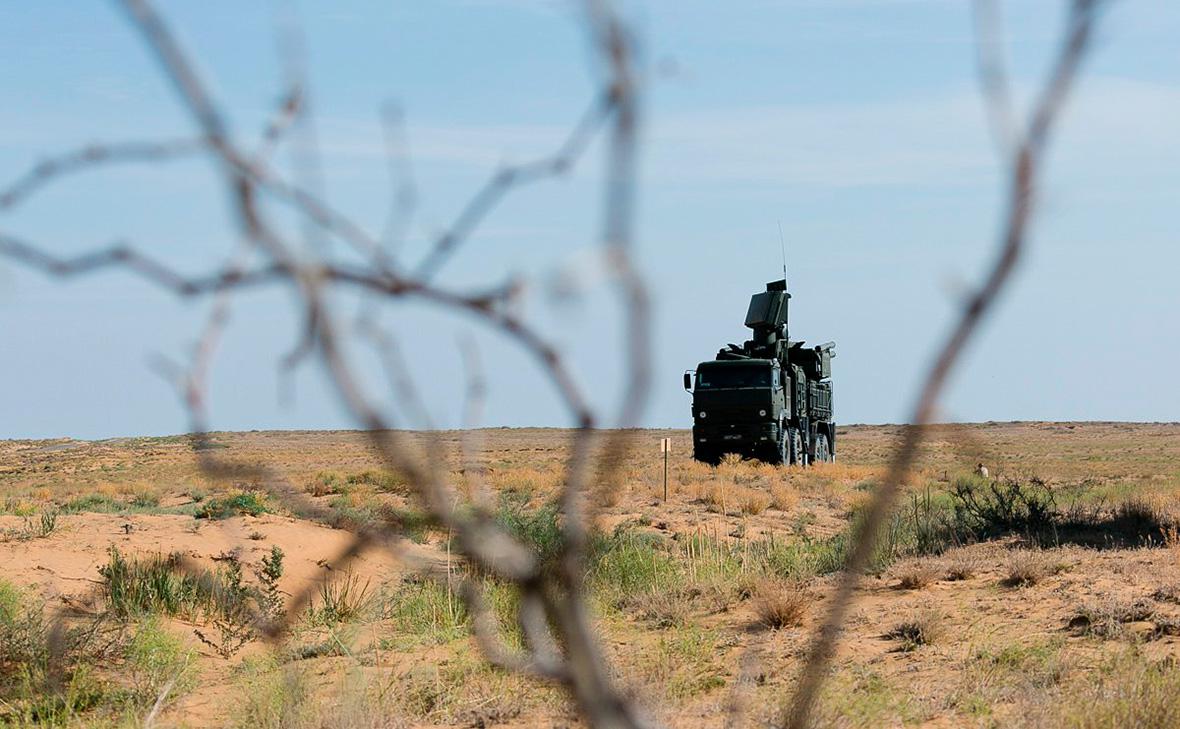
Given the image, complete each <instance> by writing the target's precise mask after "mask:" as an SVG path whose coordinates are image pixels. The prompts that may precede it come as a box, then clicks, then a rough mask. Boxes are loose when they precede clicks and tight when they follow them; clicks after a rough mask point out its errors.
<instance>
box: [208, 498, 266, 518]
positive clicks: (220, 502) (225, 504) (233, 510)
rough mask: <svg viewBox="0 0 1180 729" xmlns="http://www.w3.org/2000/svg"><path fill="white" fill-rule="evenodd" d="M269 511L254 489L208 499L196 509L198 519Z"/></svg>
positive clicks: (257, 514)
mask: <svg viewBox="0 0 1180 729" xmlns="http://www.w3.org/2000/svg"><path fill="white" fill-rule="evenodd" d="M269 511H270V509H269V508H267V505H266V502H265V500H264V498H263V496H262V494H259V493H257V492H255V491H241V492H238V493H235V494H230V495H228V496H222V497H219V498H215V499H209V500H208V501H206V502H205V503H204V504H202V505H201V507H200V508H199V509H197V511H196V513H195V514H194V516H196V518H198V519H229V518H231V517H234V516H242V515H249V516H259V515H261V514H266V513H268V512H269Z"/></svg>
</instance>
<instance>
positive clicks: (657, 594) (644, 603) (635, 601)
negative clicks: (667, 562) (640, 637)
mask: <svg viewBox="0 0 1180 729" xmlns="http://www.w3.org/2000/svg"><path fill="white" fill-rule="evenodd" d="M699 594H700V592H699V591H692V590H671V591H663V590H649V591H646V592H641V593H639V594H638V595H634V596H632V597H629V598H628V599H627V600H626V605H625V607H627V608H628V609H630V610H633V611H634V612H635V614H636V615H638V616H639V617H640V618H642V619H644V620H646V621H648V622H649V623H651V625H652V626H653V627H656V628H679V627H681V626H683V625H685V623H687V622H688V616H689V613H690V611H691V610H692V603H693V599H694V598H695V597H696V596H697V595H699Z"/></svg>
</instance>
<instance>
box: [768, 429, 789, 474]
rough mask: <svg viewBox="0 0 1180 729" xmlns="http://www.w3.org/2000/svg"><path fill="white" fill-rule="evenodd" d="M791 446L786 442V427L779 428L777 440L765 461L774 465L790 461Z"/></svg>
mask: <svg viewBox="0 0 1180 729" xmlns="http://www.w3.org/2000/svg"><path fill="white" fill-rule="evenodd" d="M790 458H791V446H790V445H789V444H788V443H787V429H786V428H779V431H778V442H777V443H775V444H774V450H773V451H771V452H770V453H769V458H766V459H765V460H766V462H767V463H769V464H771V465H774V466H782V465H784V464H787V463H790Z"/></svg>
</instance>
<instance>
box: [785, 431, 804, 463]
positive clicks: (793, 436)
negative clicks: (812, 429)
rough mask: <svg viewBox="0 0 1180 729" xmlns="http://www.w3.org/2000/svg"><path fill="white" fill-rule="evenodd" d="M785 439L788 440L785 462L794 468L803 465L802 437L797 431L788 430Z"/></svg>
mask: <svg viewBox="0 0 1180 729" xmlns="http://www.w3.org/2000/svg"><path fill="white" fill-rule="evenodd" d="M787 437H788V439H789V440H790V444H789V446H788V449H789V453H788V461H787V462H788V463H791V464H793V465H796V466H801V465H803V437H802V436H800V435H799V429H798V428H789V429H788V435H787Z"/></svg>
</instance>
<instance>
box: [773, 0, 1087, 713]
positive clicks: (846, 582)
mask: <svg viewBox="0 0 1180 729" xmlns="http://www.w3.org/2000/svg"><path fill="white" fill-rule="evenodd" d="M1101 3H1102V0H1072V1H1071V4H1070V12H1069V19H1068V21H1067V22H1068V27H1067V30H1066V34H1065V39H1064V42H1063V44H1062V46H1061V49H1060V51H1059V53H1058V56H1057V59H1056V62H1055V64H1054V65H1053V67H1052V69H1051V71H1050V73H1049V76H1048V78H1047V80H1046V81H1045V84H1044V86H1043V88H1042V89H1041V92H1040V95H1039V96H1038V97H1037V99H1036V102H1035V104H1034V106H1033V109H1032V113H1031V115H1030V117H1029V119H1028V122H1027V126H1026V128H1025V129H1024V130H1023V133H1022V135H1021V136H1020V138H1019V139H1018V140H1017V145H1018V146H1017V148H1016V151H1015V158H1014V159H1013V160H1011V162H1010V164H1011V169H1010V171H1009V177H1008V180H1007V186H1008V191H1007V199H1006V205H1007V208H1006V210H1005V213H1004V222H1003V227H1002V232H1001V234H1000V240H999V250H998V255H997V258H996V260H995V262H994V263H993V264H992V267H991V268H990V270H989V271H988V273H987V277H986V279H985V280H984V283H983V285H982V286H980V287H979V289H978V290H977V291H976V292H975V293H974V294H973V295H972V296H971V297H970V298H969V299H968V301H967V302H966V305H965V306H964V308H963V311H962V313H961V314H960V316H959V319H958V321H957V322H956V323H955V325H954V327H953V328H952V330H951V332H950V335H949V336H948V337H947V339H946V341H945V342H944V343H943V345H942V346H941V348H940V349H939V350H938V353H937V355H936V356H935V358H934V360H933V361H932V363H931V365H930V369H929V371H928V372H927V374H926V377H925V379H924V381H923V384H922V388H921V390H920V392H919V394H918V398H917V400H916V402H915V403H914V409H913V413H912V415H911V416H910V419H909V426H908V427H907V428H906V429H905V432H904V435H903V437H902V442H901V445H900V446H899V447H898V450H897V453H896V454H895V455H894V457H893V460H892V462H891V463H890V466H889V471H888V473H887V475H886V477H885V479H884V481H883V483H882V484H881V486H880V487H879V488H878V489H877V491H876V493H875V494H874V496H873V499H872V501H870V502H869V506H868V510H867V511H866V514H865V520H864V523H863V526H862V529H861V531H860V533H859V534H858V536H857V539H856V540H855V541H854V543H853V546H852V551H851V553H850V554H849V555H848V559H847V562H846V563H845V565H844V571H843V572H842V573H841V576H840V581H839V583H838V584H837V587H836V591H835V594H834V595H833V596H832V597H831V600H830V607H829V609H828V613H827V615H826V616H825V618H824V620H823V623H822V624H821V626H820V628H819V630H818V631H817V633H816V635H815V638H814V640H813V642H812V645H811V648H810V650H809V653H808V657H807V662H806V664H805V666H804V667H803V671H802V674H801V678H800V681H799V686H798V688H797V689H796V691H795V695H794V699H793V700H792V703H791V707H790V710H789V713H788V714H787V716H786V717H785V722H784V724H785V726H787V727H789V729H804V728H805V727H807V726H809V724H810V721H811V711H812V707H813V706H814V704H815V700H816V697H817V695H818V693H819V689H820V686H821V685H822V684H823V681H824V678H825V677H826V676H827V674H828V666H829V664H830V663H831V660H832V654H833V653H834V651H835V648H836V642H837V640H838V639H839V637H840V632H841V628H842V626H843V624H844V618H845V616H846V615H847V613H848V610H849V608H850V606H851V605H852V602H853V597H854V593H855V590H856V586H857V584H858V582H859V581H860V575H861V573H862V572H863V571H864V569H865V567H866V566H867V565H868V562H869V557H870V556H871V555H872V552H873V549H874V548H875V547H876V543H877V539H878V536H879V531H880V529H881V527H882V525H883V524H884V522H885V520H886V519H887V518H888V516H889V513H890V512H891V510H892V508H893V505H894V502H895V501H896V499H897V494H898V491H899V490H900V488H901V484H902V483H903V482H904V481H905V480H906V477H907V476H908V474H909V472H910V468H911V466H912V465H913V462H914V457H915V455H916V453H917V450H918V446H919V444H920V443H921V442H922V438H923V437H924V436H925V434H926V428H927V426H928V425H929V424H930V422H931V420H932V416H933V414H934V411H935V408H936V407H937V405H938V400H939V397H940V396H941V394H942V391H943V389H944V387H945V385H946V380H947V378H948V377H949V376H950V373H951V371H952V370H953V369H954V367H955V365H956V364H957V363H958V361H959V359H960V357H961V355H962V353H963V350H964V348H965V347H966V345H967V343H968V341H969V340H970V339H971V338H972V336H973V335H974V334H975V331H976V329H977V328H978V326H979V322H980V321H981V320H982V319H983V318H984V316H985V315H986V314H987V313H988V312H989V311H990V310H991V308H992V306H993V305H994V304H995V301H996V299H997V298H998V296H999V295H1000V293H1001V292H1002V291H1003V289H1004V286H1005V284H1006V283H1007V282H1008V279H1009V277H1010V276H1011V274H1012V271H1013V269H1014V268H1015V267H1016V264H1017V263H1018V262H1019V260H1020V256H1021V253H1022V252H1023V251H1024V247H1025V240H1026V238H1027V234H1028V226H1029V222H1030V220H1031V217H1032V211H1033V203H1034V199H1033V198H1034V194H1035V192H1036V187H1037V183H1038V180H1039V177H1038V174H1039V172H1040V169H1041V163H1042V159H1043V156H1044V151H1045V146H1046V143H1047V141H1048V137H1049V133H1050V132H1051V131H1052V128H1053V123H1054V122H1055V121H1056V119H1057V117H1058V114H1059V112H1060V111H1061V108H1062V106H1063V104H1064V102H1065V98H1066V96H1067V95H1068V93H1069V90H1070V88H1071V86H1072V85H1073V83H1074V81H1075V79H1076V77H1077V75H1078V71H1079V68H1080V66H1081V63H1082V60H1083V59H1084V58H1085V55H1086V49H1087V45H1088V43H1089V41H1090V37H1091V32H1092V30H1093V25H1094V21H1095V17H1096V15H1097V12H1098V9H1099V6H1100V5H1101ZM997 73H998V72H997V71H996V70H995V69H994V68H993V69H991V70H990V71H989V72H988V73H987V74H984V77H985V78H988V79H991V80H989V81H987V82H986V83H987V84H994V85H995V86H997V87H998V88H1006V83H1005V82H1004V80H1003V79H1002V78H1000V77H997V78H992V75H994V74H997ZM989 98H993V99H994V98H1006V97H1004V96H1003V95H999V96H998V97H997V96H996V95H994V94H993V95H992V96H991V97H989ZM1004 161H1005V163H1008V162H1009V161H1008V160H1007V159H1005V160H1004Z"/></svg>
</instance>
